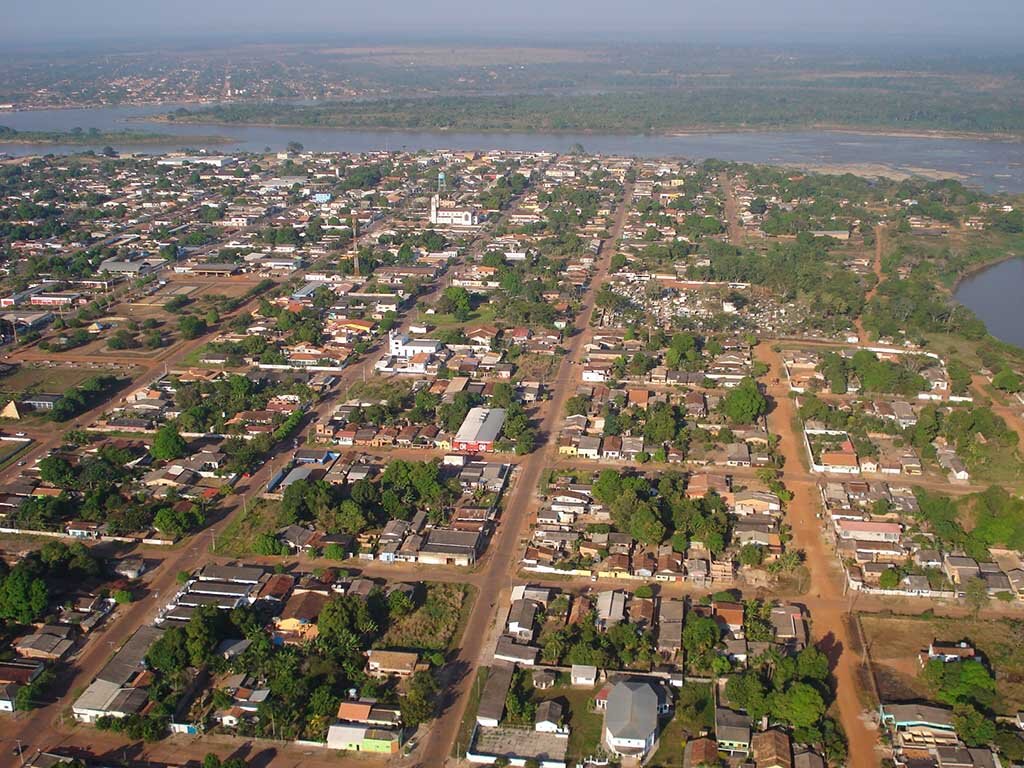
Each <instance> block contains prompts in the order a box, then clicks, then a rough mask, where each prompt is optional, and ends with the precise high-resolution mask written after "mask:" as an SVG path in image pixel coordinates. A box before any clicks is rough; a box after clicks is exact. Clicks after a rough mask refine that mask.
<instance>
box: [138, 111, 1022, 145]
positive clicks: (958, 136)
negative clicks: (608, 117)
mask: <svg viewBox="0 0 1024 768" xmlns="http://www.w3.org/2000/svg"><path fill="white" fill-rule="evenodd" d="M362 103H365V102H362ZM230 104H231V103H230V102H229V105H230ZM236 104H238V105H244V104H245V102H236ZM205 106H206V107H216V106H218V105H216V104H210V105H205ZM133 122H145V123H157V124H166V125H211V126H219V127H224V128H230V127H247V128H291V129H296V130H298V129H302V130H337V131H354V132H362V131H374V132H376V133H479V134H484V135H493V136H502V135H516V134H536V135H550V136H623V137H626V136H643V137H651V138H657V137H664V138H689V137H696V136H716V135H725V134H771V133H775V134H786V133H793V132H800V131H819V132H822V133H835V134H845V135H849V136H858V135H860V136H877V137H884V138H894V139H898V138H906V139H932V140H944V139H949V140H960V141H1012V142H1021V143H1024V133H1006V132H997V131H993V132H980V131H977V132H972V131H947V130H941V129H935V130H927V129H905V130H904V129H899V128H879V127H877V126H875V127H865V126H858V125H854V124H850V125H846V124H829V123H801V124H795V125H774V126H750V125H742V124H728V123H721V124H713V125H701V126H686V127H679V128H666V129H660V130H651V131H635V130H630V129H622V130H613V129H609V128H604V127H598V128H549V127H536V126H530V125H523V126H517V127H512V128H495V127H486V126H481V125H474V124H467V125H449V126H443V125H442V126H432V127H423V126H414V125H406V126H395V125H378V124H373V123H366V124H362V123H351V122H325V123H302V122H290V121H287V120H284V121H281V122H274V121H268V120H217V119H212V118H211V119H206V118H204V117H203V113H202V112H193V113H191V114H189V115H173V114H166V115H152V116H148V117H139V118H134V119H133Z"/></svg>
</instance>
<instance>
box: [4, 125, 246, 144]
mask: <svg viewBox="0 0 1024 768" xmlns="http://www.w3.org/2000/svg"><path fill="white" fill-rule="evenodd" d="M185 138H187V139H188V140H189V141H191V142H197V143H202V144H213V143H229V142H231V141H233V139H231V138H228V137H227V136H188V137H183V136H176V135H174V134H170V133H154V132H150V131H136V130H118V131H101V130H99V129H98V128H88V129H83V128H72V129H71V130H70V131H19V130H16V129H14V128H10V127H8V126H6V125H0V143H4V144H81V145H83V146H101V145H114V144H173V143H175V142H180V141H182V140H183V139H185Z"/></svg>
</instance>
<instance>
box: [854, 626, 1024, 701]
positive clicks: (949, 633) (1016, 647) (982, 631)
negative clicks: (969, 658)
mask: <svg viewBox="0 0 1024 768" xmlns="http://www.w3.org/2000/svg"><path fill="white" fill-rule="evenodd" d="M860 619H861V626H863V627H864V640H865V643H866V646H867V652H868V654H869V655H870V657H871V664H872V667H873V669H874V673H875V680H876V682H877V685H878V694H879V697H880V698H881V699H882V701H900V700H907V699H914V698H920V697H927V695H928V688H927V686H926V685H925V684H924V682H923V681H922V680H921V679H920V678H919V677H918V673H919V672H920V671H921V664H920V662H919V661H918V653H920V651H921V650H922V649H923V648H926V647H927V645H928V642H929V640H931V639H933V638H934V639H938V640H950V641H956V640H964V639H966V640H969V641H970V642H971V643H973V644H974V646H975V647H976V648H977V649H978V650H979V651H981V653H982V654H983V655H984V658H985V659H986V660H987V663H988V664H989V665H990V666H991V667H992V669H993V670H994V671H995V675H996V686H997V689H998V692H999V695H998V696H997V698H996V702H995V707H996V708H997V709H998V710H999V711H1000V712H1001V713H1002V714H1006V715H1012V714H1016V713H1017V712H1018V711H1020V709H1021V708H1022V707H1024V645H1022V644H1021V637H1022V635H1024V622H1021V621H1013V620H1010V619H1001V620H991V619H970V618H965V617H960V618H942V617H937V616H936V617H931V616H927V615H923V616H919V617H910V616H883V615H872V614H862V615H861V617H860Z"/></svg>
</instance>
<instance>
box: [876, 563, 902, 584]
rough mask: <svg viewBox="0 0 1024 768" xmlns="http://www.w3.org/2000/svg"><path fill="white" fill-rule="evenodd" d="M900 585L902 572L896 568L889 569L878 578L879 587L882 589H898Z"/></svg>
mask: <svg viewBox="0 0 1024 768" xmlns="http://www.w3.org/2000/svg"><path fill="white" fill-rule="evenodd" d="M899 585H900V572H899V571H897V570H896V569H895V568H889V569H888V570H886V571H883V572H882V575H881V576H879V577H878V586H880V587H881V588H882V589H896V587H898V586H899Z"/></svg>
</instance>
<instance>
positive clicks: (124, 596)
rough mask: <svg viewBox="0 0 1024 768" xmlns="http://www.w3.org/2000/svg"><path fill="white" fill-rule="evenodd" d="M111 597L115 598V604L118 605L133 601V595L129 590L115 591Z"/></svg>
mask: <svg viewBox="0 0 1024 768" xmlns="http://www.w3.org/2000/svg"><path fill="white" fill-rule="evenodd" d="M111 597H113V598H114V602H115V603H117V604H118V605H125V604H127V603H130V602H131V601H132V593H131V592H129V591H128V590H127V589H115V590H114V593H113V594H112V595H111Z"/></svg>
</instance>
